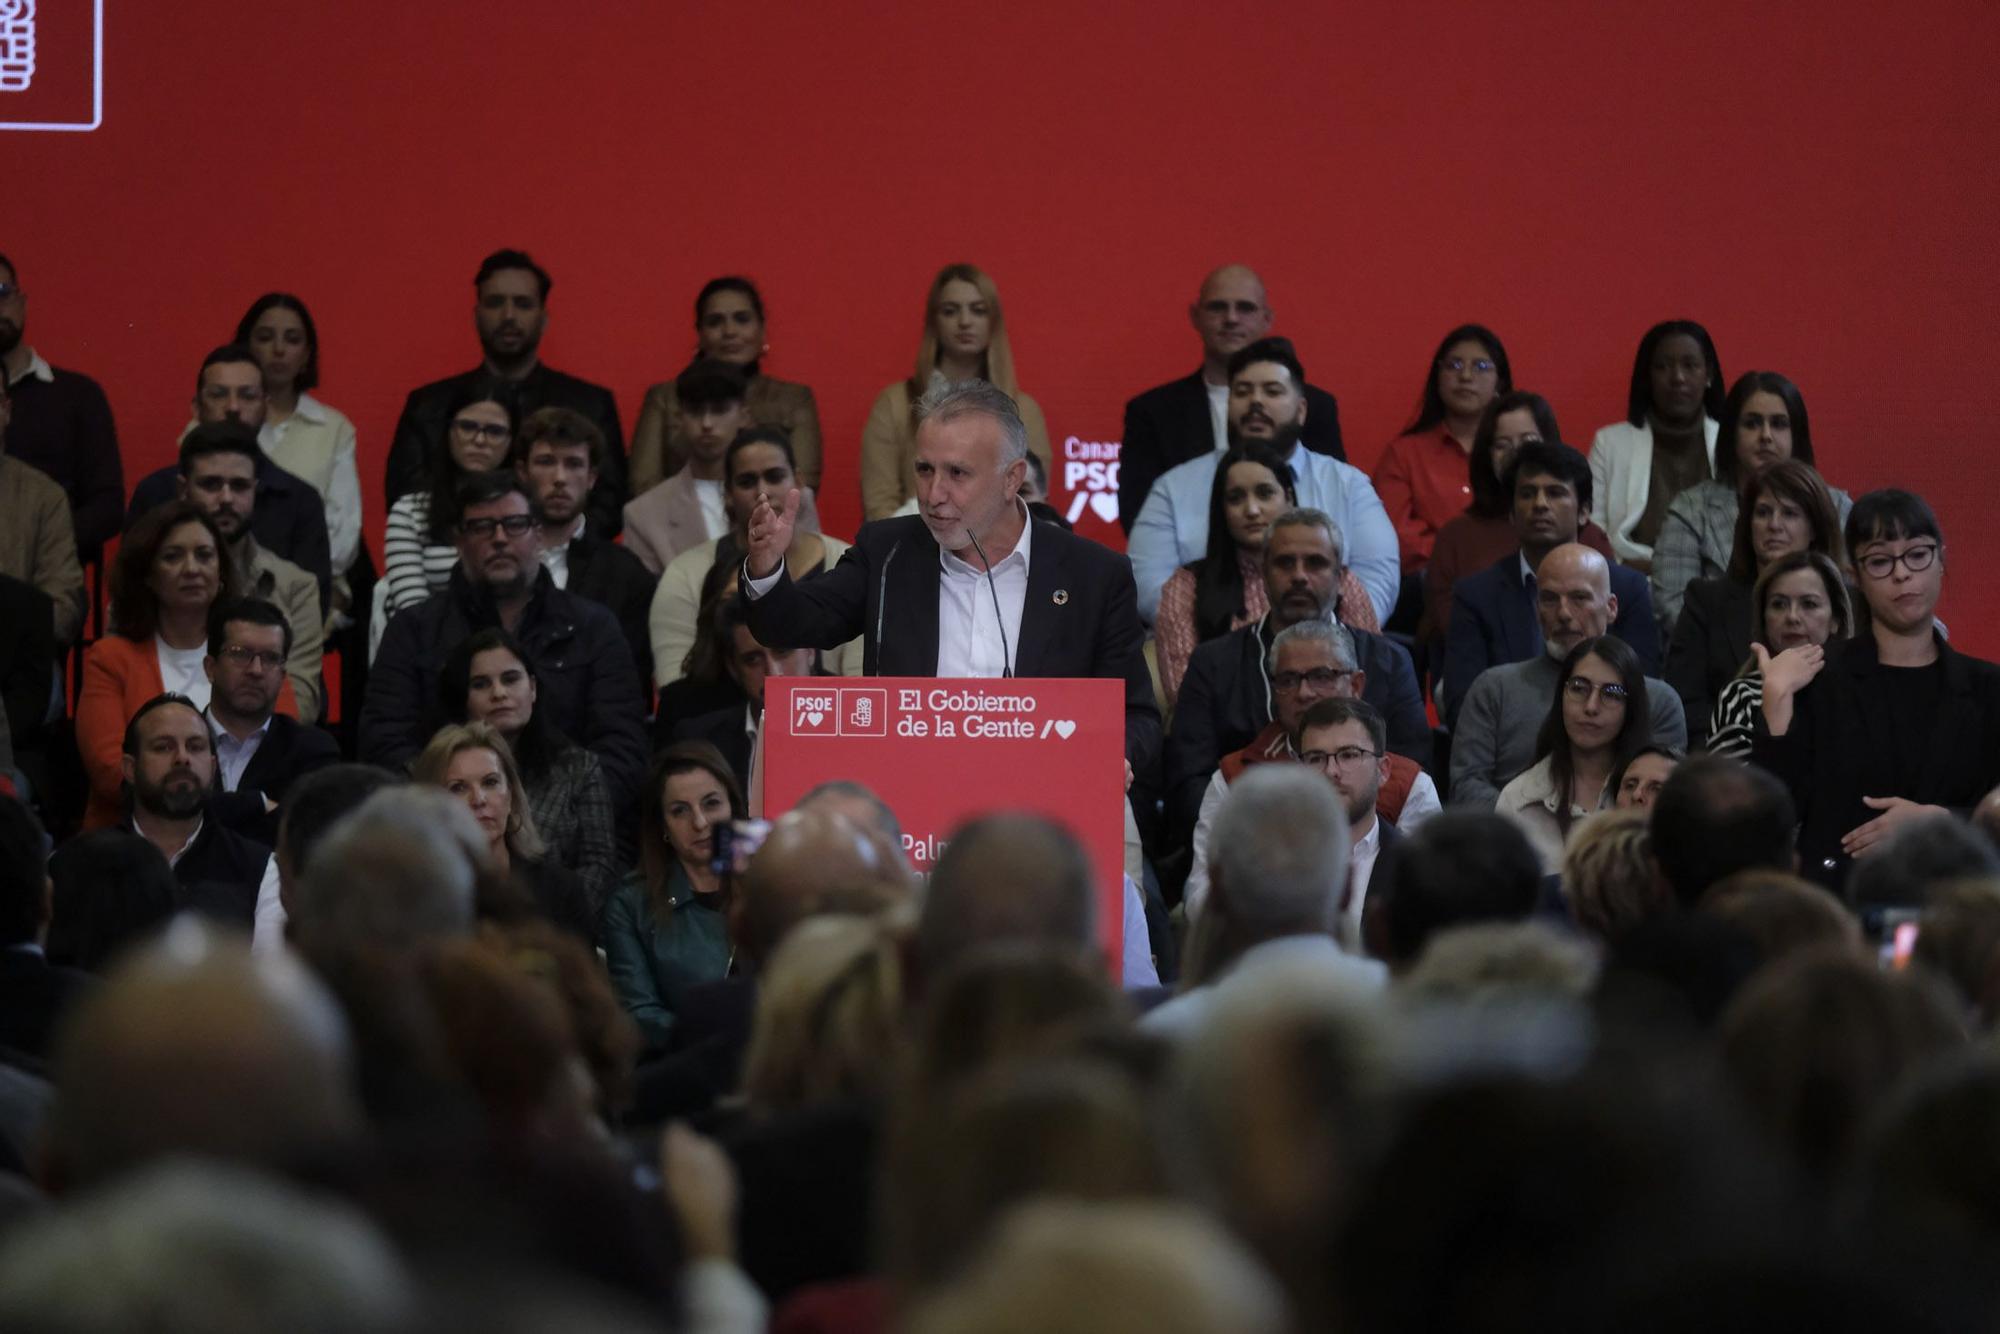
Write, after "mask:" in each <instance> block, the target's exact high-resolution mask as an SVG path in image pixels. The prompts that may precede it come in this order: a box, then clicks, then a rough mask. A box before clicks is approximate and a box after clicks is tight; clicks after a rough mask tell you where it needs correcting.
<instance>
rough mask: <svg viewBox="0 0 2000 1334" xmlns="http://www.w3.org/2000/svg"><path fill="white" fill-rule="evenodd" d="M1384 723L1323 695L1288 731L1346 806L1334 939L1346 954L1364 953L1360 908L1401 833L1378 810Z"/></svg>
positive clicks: (1355, 703)
mask: <svg viewBox="0 0 2000 1334" xmlns="http://www.w3.org/2000/svg"><path fill="white" fill-rule="evenodd" d="M1387 738H1388V728H1387V727H1386V726H1385V725H1384V724H1383V722H1382V715H1381V714H1379V713H1377V712H1375V710H1374V709H1372V708H1370V707H1369V706H1368V704H1367V703H1366V702H1365V701H1362V700H1358V699H1323V700H1321V701H1320V702H1319V703H1317V704H1315V705H1313V706H1312V707H1311V708H1309V709H1307V710H1306V711H1305V714H1304V716H1302V717H1301V718H1300V719H1299V725H1298V727H1297V728H1296V729H1294V730H1293V732H1292V751H1293V753H1294V754H1296V755H1297V756H1298V757H1299V763H1301V764H1303V765H1305V766H1306V767H1307V768H1308V769H1317V770H1319V771H1320V772H1321V773H1323V774H1325V775H1326V780H1327V781H1328V782H1329V783H1331V784H1333V791H1334V794H1335V795H1336V796H1338V797H1339V798H1340V804H1341V805H1342V806H1343V807H1345V808H1346V810H1347V834H1348V843H1347V866H1348V875H1347V889H1346V891H1345V893H1343V894H1342V895H1341V900H1340V917H1339V920H1338V921H1337V922H1336V923H1335V924H1334V929H1333V935H1334V939H1336V940H1338V941H1339V942H1340V943H1341V946H1342V947H1343V948H1344V949H1346V950H1347V951H1348V952H1349V953H1350V954H1360V953H1363V952H1364V951H1363V949H1362V940H1361V910H1362V905H1363V904H1365V903H1366V902H1367V901H1368V894H1369V892H1370V891H1371V890H1373V889H1374V888H1375V883H1376V878H1377V874H1378V873H1379V872H1380V871H1381V870H1382V868H1383V866H1384V863H1385V858H1386V857H1387V856H1390V855H1393V852H1394V849H1395V846H1396V844H1397V843H1398V842H1399V841H1400V840H1401V839H1402V833H1401V831H1400V830H1398V829H1397V827H1396V826H1395V825H1394V824H1392V823H1391V822H1390V821H1388V820H1385V819H1383V818H1382V816H1381V813H1380V812H1379V811H1377V810H1376V806H1375V802H1376V797H1377V795H1378V794H1379V793H1380V792H1381V790H1382V785H1383V784H1384V783H1386V782H1388V781H1389V759H1390V756H1389V753H1388V751H1387V749H1386V748H1385V744H1384V743H1385V742H1386V740H1387Z"/></svg>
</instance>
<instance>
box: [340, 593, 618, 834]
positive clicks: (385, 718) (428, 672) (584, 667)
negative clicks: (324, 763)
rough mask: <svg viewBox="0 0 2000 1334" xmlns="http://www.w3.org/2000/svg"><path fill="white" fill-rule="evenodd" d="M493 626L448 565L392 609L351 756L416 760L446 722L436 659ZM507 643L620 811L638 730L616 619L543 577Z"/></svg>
mask: <svg viewBox="0 0 2000 1334" xmlns="http://www.w3.org/2000/svg"><path fill="white" fill-rule="evenodd" d="M499 623H500V620H499V615H498V613H496V612H495V611H494V609H493V604H492V602H491V601H490V600H489V599H488V598H487V597H486V595H485V594H484V593H483V592H481V591H479V590H475V589H474V588H473V587H472V586H471V585H470V584H469V583H467V582H466V579H465V571H464V570H463V569H462V568H459V567H456V566H454V567H453V568H452V572H451V579H450V581H449V582H447V583H446V584H445V589H444V591H443V592H442V593H439V594H437V595H436V596H435V597H431V598H427V599H425V600H424V601H422V602H419V603H417V604H416V605H415V606H414V607H405V608H404V609H403V610H401V611H399V612H397V613H396V615H395V617H394V618H393V619H392V620H391V621H390V622H389V628H388V629H387V630H385V631H383V633H382V646H381V648H380V649H379V650H378V651H377V653H376V655H375V662H374V665H373V666H372V667H371V668H370V669H369V673H368V695H367V698H366V699H365V700H364V701H363V703H362V705H361V745H360V751H361V754H360V758H361V759H362V760H363V761H364V762H366V763H368V764H379V765H381V766H382V767H383V768H385V769H395V770H401V769H402V768H404V766H406V765H408V764H409V762H410V761H411V760H413V759H415V758H416V756H417V752H419V751H421V750H422V749H423V748H424V743H425V742H427V741H429V740H430V738H431V734H432V733H433V732H435V731H437V729H438V728H439V727H441V726H443V725H444V723H445V721H446V719H445V715H444V705H443V702H442V701H441V700H439V698H438V681H439V679H440V678H441V677H442V676H443V675H444V662H445V659H446V658H448V657H450V656H451V651H452V650H453V649H454V648H456V647H457V646H458V645H459V643H460V642H461V641H463V640H464V639H465V637H466V636H467V635H469V634H471V633H472V632H473V631H474V630H479V629H483V628H484V627H486V626H489V625H498V624H499ZM514 637H515V638H517V639H519V640H520V641H521V642H522V643H523V644H524V645H526V646H527V648H528V650H529V651H530V652H531V653H533V654H534V655H535V666H536V672H537V674H538V676H539V678H540V691H539V694H538V695H537V697H536V702H535V708H536V709H537V710H538V711H541V712H545V713H546V714H547V715H548V719H549V721H550V722H551V723H552V724H554V725H555V728H556V730H557V731H558V732H561V733H562V734H563V735H564V736H566V737H568V738H569V739H570V740H571V741H574V742H575V743H576V744H577V745H579V746H582V747H583V748H584V749H585V750H590V751H595V752H596V754H597V758H598V760H599V761H601V762H602V763H603V765H604V781H605V784H606V786H608V787H609V788H610V789H611V801H612V806H613V809H615V810H624V809H626V808H627V807H628V806H630V805H631V804H632V803H633V802H634V801H635V800H636V799H637V797H638V795H639V789H640V787H641V786H643V785H644V782H645V777H646V724H645V707H644V705H643V704H642V703H641V700H640V696H639V678H638V676H637V675H636V674H635V673H634V672H633V670H632V654H631V651H630V650H629V649H627V648H626V646H625V636H624V634H623V633H622V632H621V631H620V630H619V629H618V622H617V621H616V620H614V619H612V615H611V613H610V612H608V611H606V610H605V609H604V608H602V607H600V606H598V605H597V604H596V603H595V602H591V601H589V600H588V599H586V598H580V597H573V596H571V595H570V594H568V593H566V592H564V591H563V590H562V589H560V588H557V587H556V586H555V582H554V581H553V580H551V579H550V578H549V574H548V571H547V570H542V571H539V572H538V573H537V575H536V577H535V591H534V592H533V593H532V594H531V595H530V596H529V599H528V605H527V608H526V610H524V611H523V612H522V613H521V619H520V623H519V624H517V625H516V626H515V627H514Z"/></svg>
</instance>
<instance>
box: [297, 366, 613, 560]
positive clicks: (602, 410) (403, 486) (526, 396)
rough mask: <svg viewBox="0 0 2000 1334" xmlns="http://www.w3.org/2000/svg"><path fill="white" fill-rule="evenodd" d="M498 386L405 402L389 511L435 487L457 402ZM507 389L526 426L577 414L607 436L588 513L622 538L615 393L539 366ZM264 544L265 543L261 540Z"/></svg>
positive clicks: (604, 532) (451, 387) (427, 391)
mask: <svg viewBox="0 0 2000 1334" xmlns="http://www.w3.org/2000/svg"><path fill="white" fill-rule="evenodd" d="M496 383H498V382H497V381H496V379H495V377H494V375H493V373H492V372H491V371H489V370H487V369H486V368H485V367H484V366H480V367H478V368H476V369H473V370H469V371H466V372H465V373H464V374H463V375H453V376H451V377H449V378H447V379H443V380H433V381H432V382H431V383H429V384H427V385H423V386H421V387H420V388H416V389H412V390H411V391H410V396H409V397H408V398H407V399H405V400H404V401H403V415H402V416H401V417H399V418H397V420H396V438H395V440H394V442H393V443H391V444H390V446H389V464H388V472H387V477H386V479H385V485H386V487H387V491H388V494H387V495H386V496H385V497H384V499H383V502H382V503H383V504H384V505H393V504H395V503H396V502H397V500H399V499H401V498H402V497H403V496H405V495H407V494H409V493H410V492H412V491H422V490H425V489H426V488H428V487H429V486H430V484H431V468H432V466H433V464H434V462H435V461H436V459H437V456H438V452H439V451H440V450H442V449H443V448H444V437H445V430H446V428H447V427H449V426H450V424H451V423H449V422H447V421H446V420H445V414H446V413H447V412H450V411H451V405H452V401H453V400H454V399H456V398H457V397H458V396H459V394H460V392H462V391H464V390H468V389H472V388H473V387H475V386H478V385H482V384H483V385H493V384H496ZM506 384H507V388H508V390H509V391H510V392H511V393H512V394H513V397H514V402H515V403H516V405H517V406H518V407H519V409H520V414H521V418H522V420H524V421H525V420H526V419H527V416H528V414H529V413H531V412H534V411H535V410H536V409H538V408H573V409H574V410H576V411H577V412H580V413H582V414H583V415H584V416H586V417H588V418H590V420H591V421H593V422H595V423H597V429H598V430H600V431H602V432H604V460H603V463H602V464H601V466H599V468H598V469H597V485H596V486H593V487H592V488H590V496H589V498H588V499H587V501H586V502H585V509H586V511H587V512H588V513H589V515H590V530H591V531H592V532H593V533H595V534H597V535H598V536H599V537H603V538H612V537H616V536H618V529H619V527H620V525H621V524H622V523H623V522H624V516H623V513H622V511H623V510H624V508H625V498H626V497H625V434H624V432H623V431H621V430H620V429H619V427H618V401H617V399H615V398H614V397H612V394H611V391H610V390H609V389H605V388H603V387H602V386H599V385H594V384H592V383H590V382H589V381H588V380H579V379H577V378H576V377H575V376H574V375H564V374H563V373H562V372H561V371H556V370H550V369H549V368H548V367H547V366H544V365H542V364H541V363H539V362H537V363H536V364H535V368H534V369H533V370H531V371H529V372H528V373H527V374H526V375H525V376H523V377H522V378H521V379H519V380H513V381H508V382H506ZM258 540H260V541H261V540H262V537H261V535H260V536H259V539H258Z"/></svg>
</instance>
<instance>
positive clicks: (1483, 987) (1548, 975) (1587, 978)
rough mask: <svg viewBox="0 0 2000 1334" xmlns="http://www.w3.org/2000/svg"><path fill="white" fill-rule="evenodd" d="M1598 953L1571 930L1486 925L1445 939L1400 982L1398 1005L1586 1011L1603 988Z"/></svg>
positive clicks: (1535, 923)
mask: <svg viewBox="0 0 2000 1334" xmlns="http://www.w3.org/2000/svg"><path fill="white" fill-rule="evenodd" d="M1598 964H1599V950H1598V948H1597V947H1596V946H1595V945H1593V944H1592V943H1591V942H1589V941H1586V940H1583V939H1581V938H1579V937H1578V936H1577V934H1576V932H1574V931H1572V930H1570V929H1569V928H1568V926H1567V925H1566V924H1563V925H1559V924H1557V923H1554V922H1550V921H1547V920H1530V921H1526V922H1481V923H1478V924H1476V925H1473V926H1455V927H1453V928H1452V929H1451V930H1449V931H1444V932H1440V933H1439V934H1438V935H1437V936H1436V937H1434V938H1433V939H1432V940H1431V943H1430V944H1429V945H1427V946H1425V947H1424V952H1423V955H1422V957H1420V958H1419V959H1418V960H1417V961H1416V963H1414V964H1412V965H1411V966H1410V969H1409V971H1408V972H1405V973H1404V974H1403V975H1402V976H1400V977H1398V978H1397V979H1396V999H1397V1000H1398V1001H1399V1002H1401V1003H1402V1004H1403V1005H1404V1006H1405V1007H1408V1008H1410V1009H1412V1010H1417V1011H1422V1010H1429V1009H1448V1010H1450V1011H1452V1012H1454V1014H1455V1015H1456V1014H1466V1013H1476V1012H1478V1011H1480V1010H1483V1009H1499V1010H1503V1011H1507V1010H1514V1009H1525V1008H1552V1007H1562V1006H1570V1007H1581V1006H1582V1005H1583V1004H1584V1003H1586V1002H1587V1001H1588V1000H1589V999H1590V995H1591V990H1592V988H1593V987H1594V986H1595V985H1596V983H1597V975H1598Z"/></svg>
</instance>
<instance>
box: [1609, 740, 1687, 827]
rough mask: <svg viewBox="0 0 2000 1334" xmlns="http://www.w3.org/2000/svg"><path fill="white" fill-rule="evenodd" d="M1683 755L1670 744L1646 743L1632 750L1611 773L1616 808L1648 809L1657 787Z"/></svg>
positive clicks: (1656, 797)
mask: <svg viewBox="0 0 2000 1334" xmlns="http://www.w3.org/2000/svg"><path fill="white" fill-rule="evenodd" d="M1686 758H1687V756H1686V755H1684V754H1683V753H1681V751H1680V750H1679V749H1677V748H1676V747H1673V746H1656V745H1652V744H1650V743H1649V744H1647V745H1644V746H1641V747H1639V749H1637V750H1635V751H1633V752H1632V754H1631V755H1630V756H1628V757H1627V758H1626V760H1625V762H1624V763H1623V764H1621V765H1619V766H1618V768H1617V769H1616V770H1614V771H1613V772H1612V775H1611V791H1612V794H1613V797H1614V800H1613V802H1612V804H1613V805H1615V806H1616V807H1617V808H1618V809H1619V810H1621V811H1622V810H1625V809H1627V808H1628V807H1632V806H1637V807H1638V808H1640V809H1641V810H1651V809H1652V808H1653V803H1654V802H1655V801H1657V800H1658V799H1659V796H1660V789H1661V788H1662V787H1665V786H1666V783H1667V779H1669V778H1671V777H1672V776H1673V772H1674V770H1675V769H1677V768H1678V767H1680V762H1681V761H1682V760H1684V759H1686Z"/></svg>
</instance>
